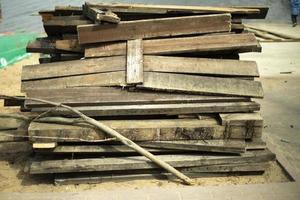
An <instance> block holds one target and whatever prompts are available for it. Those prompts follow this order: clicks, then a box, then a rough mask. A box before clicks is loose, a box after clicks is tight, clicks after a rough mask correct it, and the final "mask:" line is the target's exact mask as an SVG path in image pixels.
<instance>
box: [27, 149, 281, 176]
mask: <svg viewBox="0 0 300 200" xmlns="http://www.w3.org/2000/svg"><path fill="white" fill-rule="evenodd" d="M158 157H159V158H160V159H162V160H163V161H165V162H168V163H169V164H170V165H172V166H173V167H197V166H204V165H221V164H229V163H230V164H234V163H256V162H267V161H271V160H273V159H275V155H274V154H272V153H271V152H270V151H257V152H247V153H244V154H242V155H241V156H202V155H159V156H158ZM157 168H159V166H158V165H156V164H154V163H152V162H151V161H149V160H148V159H147V158H145V157H128V158H126V157H123V158H102V159H101V158H100V159H99V158H97V159H77V160H46V161H34V162H32V163H31V166H30V174H43V173H65V172H88V171H118V170H135V169H157Z"/></svg>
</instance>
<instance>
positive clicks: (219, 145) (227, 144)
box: [140, 140, 246, 153]
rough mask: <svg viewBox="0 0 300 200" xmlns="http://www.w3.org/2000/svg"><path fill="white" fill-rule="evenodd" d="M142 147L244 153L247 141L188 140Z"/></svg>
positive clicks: (142, 144)
mask: <svg viewBox="0 0 300 200" xmlns="http://www.w3.org/2000/svg"><path fill="white" fill-rule="evenodd" d="M140 145H141V146H142V147H151V148H159V149H173V150H190V151H197V152H219V153H243V152H245V147H246V144H245V140H206V141H203V140H198V141H197V140H196V141H194V140H187V141H155V142H143V143H140Z"/></svg>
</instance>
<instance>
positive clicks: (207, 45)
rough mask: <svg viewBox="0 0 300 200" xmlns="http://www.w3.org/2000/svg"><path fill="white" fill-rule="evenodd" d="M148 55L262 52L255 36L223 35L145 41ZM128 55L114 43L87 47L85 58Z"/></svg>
mask: <svg viewBox="0 0 300 200" xmlns="http://www.w3.org/2000/svg"><path fill="white" fill-rule="evenodd" d="M143 47H144V48H143V51H144V54H147V55H149V54H150V55H170V54H179V53H209V52H214V53H216V52H222V51H229V52H238V53H243V52H251V51H261V47H260V45H259V43H258V41H257V40H256V38H255V35H254V34H251V33H243V34H223V35H204V36H193V37H179V38H165V39H149V40H143ZM116 55H126V42H114V43H105V44H98V45H92V46H87V47H86V48H85V57H87V58H89V57H105V56H116Z"/></svg>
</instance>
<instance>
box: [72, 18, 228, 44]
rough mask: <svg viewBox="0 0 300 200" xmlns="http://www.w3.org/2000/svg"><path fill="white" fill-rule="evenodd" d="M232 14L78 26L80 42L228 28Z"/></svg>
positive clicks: (181, 33)
mask: <svg viewBox="0 0 300 200" xmlns="http://www.w3.org/2000/svg"><path fill="white" fill-rule="evenodd" d="M230 23H231V16H230V15H229V14H220V15H209V16H187V17H171V18H162V19H148V20H136V21H125V22H120V23H119V24H118V25H113V24H104V25H84V26H78V28H77V31H78V39H79V43H80V44H88V43H95V42H108V41H119V40H129V39H138V38H151V37H158V36H170V35H171V36H177V35H187V34H201V33H213V32H229V31H230Z"/></svg>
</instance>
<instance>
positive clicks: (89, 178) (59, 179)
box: [54, 162, 270, 185]
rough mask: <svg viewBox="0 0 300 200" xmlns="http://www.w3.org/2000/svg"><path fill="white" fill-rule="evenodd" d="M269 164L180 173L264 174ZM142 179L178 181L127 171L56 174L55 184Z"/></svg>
mask: <svg viewBox="0 0 300 200" xmlns="http://www.w3.org/2000/svg"><path fill="white" fill-rule="evenodd" d="M269 166H270V165H269V163H268V162H265V163H246V164H226V165H212V166H204V167H191V168H180V171H181V172H182V173H184V174H185V175H187V176H188V177H190V178H201V177H222V176H228V175H229V174H230V173H231V172H233V173H235V174H236V173H237V172H239V175H243V173H242V172H247V174H246V175H249V172H263V171H265V170H266V169H267V168H268V167H269ZM141 179H162V180H166V179H169V180H173V179H176V177H174V176H173V175H171V174H168V173H165V172H161V173H159V172H156V171H154V170H152V171H150V172H149V170H148V171H146V172H144V173H142V172H141V173H131V174H129V173H128V172H127V171H126V174H125V173H123V174H122V173H117V174H115V173H112V174H107V172H106V174H102V173H99V172H98V173H74V174H55V178H54V182H55V184H56V185H67V184H96V183H103V182H106V181H113V182H116V181H129V180H141Z"/></svg>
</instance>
